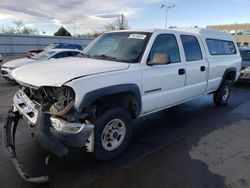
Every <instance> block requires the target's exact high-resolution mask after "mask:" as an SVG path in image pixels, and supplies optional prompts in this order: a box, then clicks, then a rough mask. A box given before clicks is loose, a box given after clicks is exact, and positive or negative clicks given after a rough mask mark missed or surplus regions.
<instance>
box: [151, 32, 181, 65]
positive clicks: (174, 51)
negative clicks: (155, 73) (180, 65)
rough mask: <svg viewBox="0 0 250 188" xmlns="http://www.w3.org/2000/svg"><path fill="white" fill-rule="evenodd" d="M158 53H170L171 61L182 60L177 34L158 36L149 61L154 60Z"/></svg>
mask: <svg viewBox="0 0 250 188" xmlns="http://www.w3.org/2000/svg"><path fill="white" fill-rule="evenodd" d="M157 53H164V54H168V55H169V58H170V63H177V62H180V52H179V47H178V44H177V41H176V38H175V36H174V35H172V34H161V35H159V36H157V37H156V39H155V41H154V44H153V46H152V49H151V51H150V54H149V58H148V61H152V60H153V58H154V56H155V54H157Z"/></svg>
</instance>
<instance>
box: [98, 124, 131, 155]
mask: <svg viewBox="0 0 250 188" xmlns="http://www.w3.org/2000/svg"><path fill="white" fill-rule="evenodd" d="M125 135H126V125H125V123H124V122H123V121H122V120H121V119H113V120H111V121H110V122H109V123H107V124H106V126H105V127H104V129H103V132H102V137H101V141H102V146H103V148H104V149H105V150H107V151H113V150H115V149H116V148H118V147H119V146H120V145H121V143H122V142H123V140H124V138H125Z"/></svg>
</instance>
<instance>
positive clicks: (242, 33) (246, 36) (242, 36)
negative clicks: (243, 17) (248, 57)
mask: <svg viewBox="0 0 250 188" xmlns="http://www.w3.org/2000/svg"><path fill="white" fill-rule="evenodd" d="M207 28H209V29H214V30H219V31H223V32H226V33H230V34H232V35H234V36H235V39H236V42H237V44H238V46H249V47H250V23H246V24H238V23H235V24H230V25H208V26H207Z"/></svg>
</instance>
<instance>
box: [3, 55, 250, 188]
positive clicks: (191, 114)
mask: <svg viewBox="0 0 250 188" xmlns="http://www.w3.org/2000/svg"><path fill="white" fill-rule="evenodd" d="M10 58H13V57H10ZM7 59H9V58H7ZM7 59H5V60H7ZM17 88H18V86H17V85H16V84H14V83H10V82H7V81H5V80H3V79H2V78H0V103H1V105H0V126H1V127H2V125H3V120H4V116H5V114H6V112H7V110H8V108H9V107H10V106H11V101H12V97H13V95H14V93H15V92H16V90H17ZM249 109H250V85H249V84H248V83H241V84H237V85H236V86H234V87H233V91H232V95H231V98H230V101H229V105H228V106H225V107H216V106H214V104H213V102H212V97H211V96H210V95H206V96H203V97H200V98H198V99H195V100H193V101H190V102H187V103H185V104H182V105H178V106H176V107H173V108H170V109H167V110H164V111H162V112H158V113H155V114H152V115H150V116H147V117H144V118H141V119H139V120H137V121H135V122H134V127H135V129H134V134H133V138H132V141H131V144H130V145H129V147H128V149H127V150H126V151H125V152H124V154H123V155H122V156H120V157H118V158H117V159H115V160H113V161H111V162H107V163H101V162H98V161H96V160H95V158H94V157H93V156H92V155H90V154H87V153H85V152H84V151H83V150H79V149H75V148H72V149H71V155H70V156H69V157H68V158H66V159H54V161H52V163H51V164H50V166H48V167H46V166H45V165H44V158H45V157H46V155H47V154H48V153H47V152H46V151H44V150H42V148H41V147H40V145H39V144H38V142H37V140H36V137H32V136H31V135H30V134H31V133H32V132H34V133H35V130H32V129H30V128H29V127H28V126H27V125H26V123H25V122H22V123H21V125H20V126H19V128H18V132H17V143H18V144H17V150H18V151H17V152H18V156H19V158H20V160H21V161H22V162H23V163H24V167H25V169H27V171H28V172H30V173H31V174H33V175H42V174H45V173H48V174H49V176H50V178H51V181H50V183H48V184H44V185H34V184H29V183H27V182H24V181H22V180H21V178H20V177H19V176H18V174H17V172H16V170H15V169H14V167H13V165H12V164H11V162H10V161H9V160H8V158H7V157H6V156H5V155H4V152H3V151H0V161H1V162H0V163H1V164H0V182H1V187H3V188H5V187H10V188H12V187H15V188H18V187H60V188H61V187H91V188H95V187H135V188H139V187H159V188H162V187H170V188H196V187H197V188H216V187H218V188H222V187H229V188H241V187H242V188H249V187H250V147H249V145H250V137H249V133H250V111H249ZM1 134H2V132H1V131H0V135H1ZM0 145H2V141H0Z"/></svg>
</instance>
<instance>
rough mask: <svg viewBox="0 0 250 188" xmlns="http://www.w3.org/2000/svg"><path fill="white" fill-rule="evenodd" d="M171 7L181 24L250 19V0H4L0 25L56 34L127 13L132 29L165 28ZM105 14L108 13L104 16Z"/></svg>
mask: <svg viewBox="0 0 250 188" xmlns="http://www.w3.org/2000/svg"><path fill="white" fill-rule="evenodd" d="M166 2H168V3H167V4H168V5H172V4H175V7H174V8H173V9H171V10H169V13H168V25H172V26H178V27H190V26H199V27H205V26H206V25H211V24H229V23H235V22H238V23H247V22H248V23H250V0H171V1H164V0H0V28H1V27H5V28H7V27H8V26H10V25H11V24H12V23H13V21H15V20H16V21H19V20H21V21H23V22H24V23H25V24H26V25H29V26H32V27H36V28H38V29H39V30H43V31H45V32H46V34H53V33H54V32H55V31H56V30H57V29H58V28H59V27H60V26H61V25H62V26H65V27H66V28H67V29H68V30H69V31H70V32H71V33H73V28H74V24H73V20H74V18H76V33H84V32H87V31H94V30H101V29H103V28H104V25H105V24H106V23H107V22H108V21H112V19H111V18H109V19H108V18H100V17H99V15H106V17H108V15H109V14H120V13H124V14H125V16H126V17H127V18H128V21H129V26H130V28H131V29H136V28H163V27H164V24H165V11H164V10H163V9H160V7H161V4H162V3H166ZM104 17H105V16H104Z"/></svg>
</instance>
